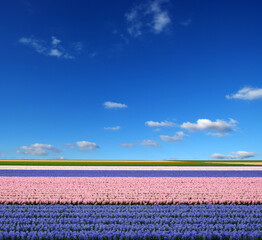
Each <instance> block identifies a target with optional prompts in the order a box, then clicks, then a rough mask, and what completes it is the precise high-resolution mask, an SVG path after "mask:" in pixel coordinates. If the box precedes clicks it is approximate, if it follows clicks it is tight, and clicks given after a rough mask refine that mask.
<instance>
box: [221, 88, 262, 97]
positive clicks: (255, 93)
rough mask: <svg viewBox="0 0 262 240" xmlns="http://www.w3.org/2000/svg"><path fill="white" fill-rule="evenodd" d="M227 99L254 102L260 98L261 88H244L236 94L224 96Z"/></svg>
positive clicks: (261, 94) (261, 95)
mask: <svg viewBox="0 0 262 240" xmlns="http://www.w3.org/2000/svg"><path fill="white" fill-rule="evenodd" d="M226 98H227V99H242V100H254V99H259V98H262V88H252V87H245V88H242V89H240V90H239V91H238V92H237V93H234V94H231V95H226Z"/></svg>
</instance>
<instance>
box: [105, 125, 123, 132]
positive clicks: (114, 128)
mask: <svg viewBox="0 0 262 240" xmlns="http://www.w3.org/2000/svg"><path fill="white" fill-rule="evenodd" d="M120 128H121V127H120V126H115V127H104V129H105V130H112V131H117V130H119V129H120Z"/></svg>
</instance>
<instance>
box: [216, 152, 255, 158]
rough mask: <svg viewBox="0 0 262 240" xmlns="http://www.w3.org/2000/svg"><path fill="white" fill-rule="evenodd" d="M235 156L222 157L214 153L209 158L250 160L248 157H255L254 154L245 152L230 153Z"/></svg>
mask: <svg viewBox="0 0 262 240" xmlns="http://www.w3.org/2000/svg"><path fill="white" fill-rule="evenodd" d="M232 153H233V154H235V155H224V154H220V153H214V154H213V155H212V156H211V158H216V159H244V158H250V157H255V153H254V152H246V151H237V152H232Z"/></svg>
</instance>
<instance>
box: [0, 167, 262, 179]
mask: <svg viewBox="0 0 262 240" xmlns="http://www.w3.org/2000/svg"><path fill="white" fill-rule="evenodd" d="M142 169H143V168H142V167H141V168H140V170H121V167H120V169H119V170H3V169H1V170H0V176H3V177H10V176H12V177H262V171H261V170H258V171H250V170H245V171H244V170H242V171H237V168H236V170H233V171H231V170H226V171H217V170H213V171H212V170H197V171H192V170H183V171H181V170H180V171H179V170H177V171H176V170H153V171H150V170H142Z"/></svg>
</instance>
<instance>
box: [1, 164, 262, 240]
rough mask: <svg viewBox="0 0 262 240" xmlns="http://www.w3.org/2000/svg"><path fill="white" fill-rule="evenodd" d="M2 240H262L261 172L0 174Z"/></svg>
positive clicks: (6, 171) (142, 171)
mask: <svg viewBox="0 0 262 240" xmlns="http://www.w3.org/2000/svg"><path fill="white" fill-rule="evenodd" d="M0 239H101V240H103V239H210V240H212V239H262V171H261V170H257V171H250V170H247V171H237V170H234V171H183V170H181V171H164V170H162V171H156V170H154V171H149V170H147V171H145V170H139V171H138V170H137V171H130V170H112V171H108V170H11V169H9V170H8V169H5V170H0Z"/></svg>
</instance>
